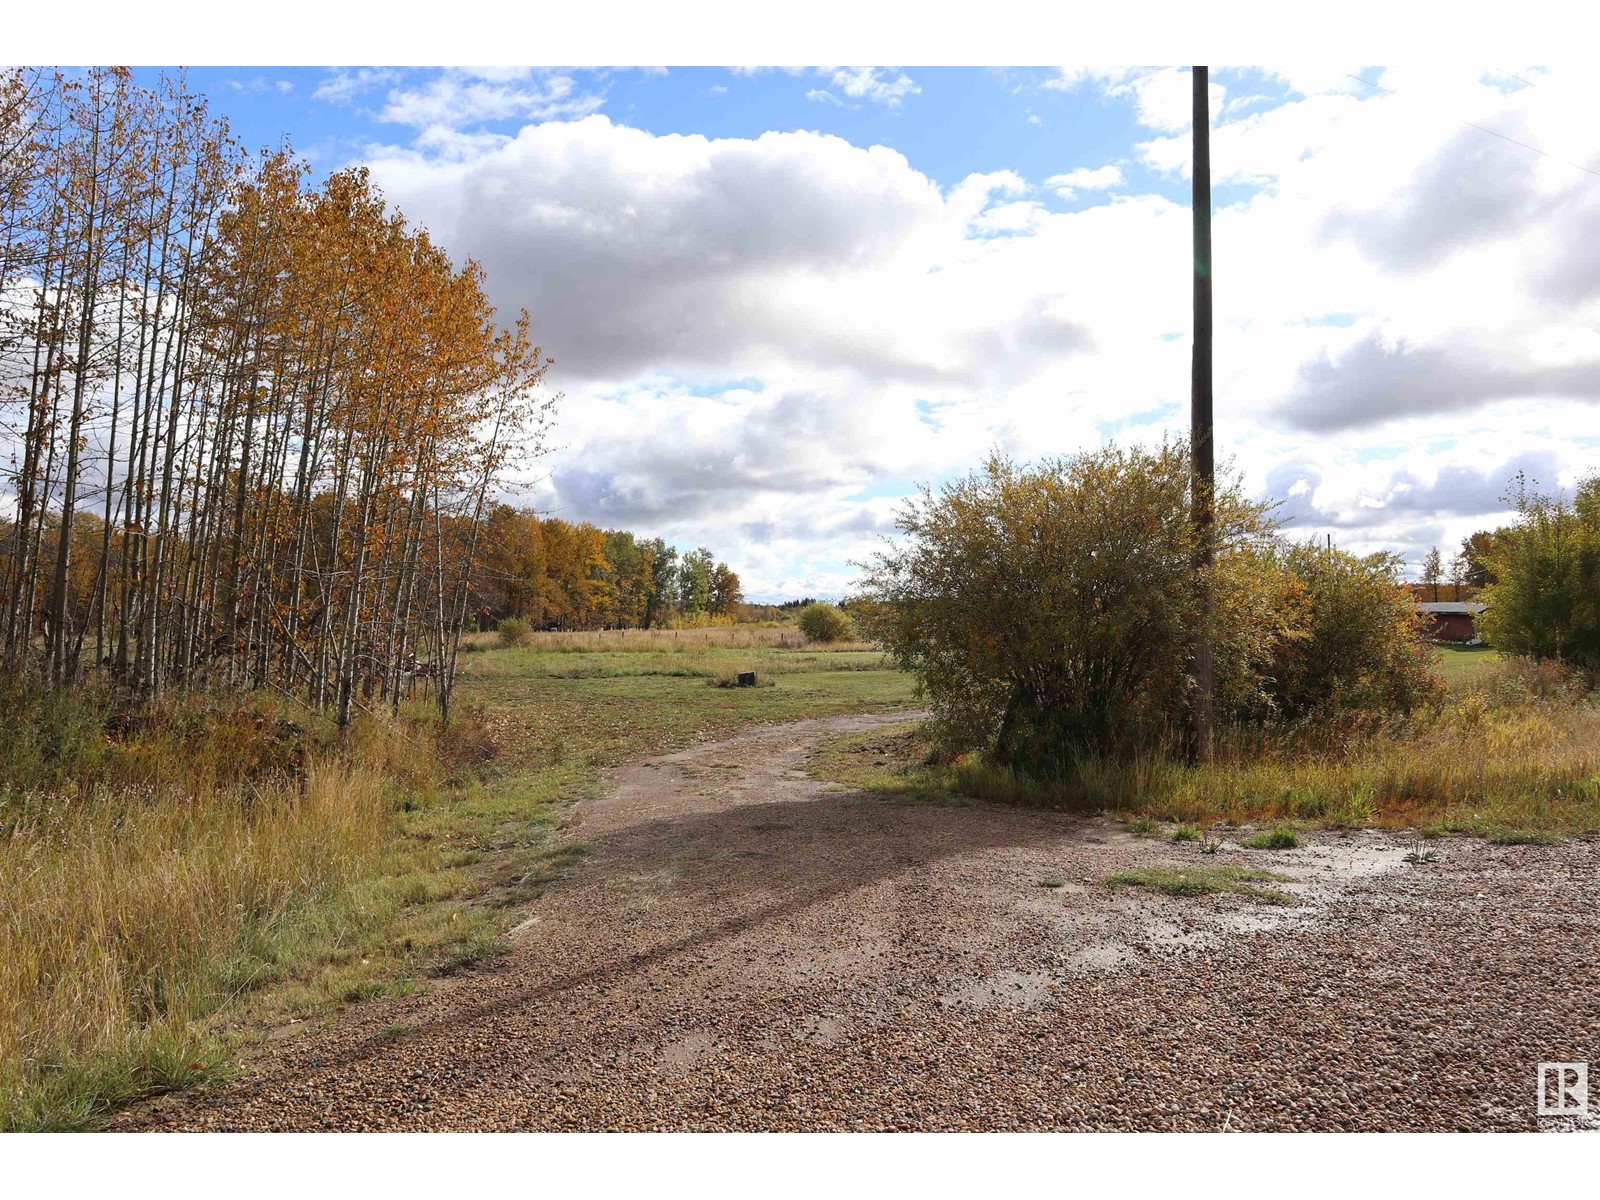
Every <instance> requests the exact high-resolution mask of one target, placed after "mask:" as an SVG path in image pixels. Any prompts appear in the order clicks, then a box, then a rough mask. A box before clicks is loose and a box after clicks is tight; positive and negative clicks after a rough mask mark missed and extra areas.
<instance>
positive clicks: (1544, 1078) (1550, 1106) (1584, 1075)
mask: <svg viewBox="0 0 1600 1200" xmlns="http://www.w3.org/2000/svg"><path fill="white" fill-rule="evenodd" d="M1538 1111H1539V1115H1540V1116H1541V1117H1570V1116H1582V1115H1585V1114H1587V1113H1588V1111H1589V1064H1588V1063H1581V1062H1578V1063H1552V1062H1542V1063H1540V1064H1539V1110H1538Z"/></svg>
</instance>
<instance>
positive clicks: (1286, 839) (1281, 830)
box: [1239, 825, 1300, 850]
mask: <svg viewBox="0 0 1600 1200" xmlns="http://www.w3.org/2000/svg"><path fill="white" fill-rule="evenodd" d="M1239 844H1240V845H1241V846H1245V847H1247V848H1249V849H1251V850H1294V849H1296V848H1297V847H1298V846H1299V845H1300V835H1299V834H1298V833H1296V832H1295V831H1294V830H1292V829H1290V828H1289V827H1288V826H1287V825H1274V826H1273V827H1272V828H1271V829H1263V830H1262V831H1261V832H1260V833H1257V834H1252V835H1251V836H1250V837H1247V838H1245V839H1244V841H1242V842H1240V843H1239Z"/></svg>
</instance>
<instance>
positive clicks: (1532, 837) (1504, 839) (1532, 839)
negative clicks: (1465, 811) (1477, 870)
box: [1486, 829, 1561, 846]
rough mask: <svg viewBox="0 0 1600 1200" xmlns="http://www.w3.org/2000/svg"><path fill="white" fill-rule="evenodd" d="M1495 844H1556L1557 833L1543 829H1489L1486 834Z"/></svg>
mask: <svg viewBox="0 0 1600 1200" xmlns="http://www.w3.org/2000/svg"><path fill="white" fill-rule="evenodd" d="M1486 836H1487V837H1488V839H1489V841H1491V842H1493V843H1494V844H1495V845H1496V846H1557V845H1560V843H1561V837H1560V835H1559V834H1555V833H1551V832H1549V831H1548V830H1544V829H1491V830H1489V832H1488V833H1487V835H1486Z"/></svg>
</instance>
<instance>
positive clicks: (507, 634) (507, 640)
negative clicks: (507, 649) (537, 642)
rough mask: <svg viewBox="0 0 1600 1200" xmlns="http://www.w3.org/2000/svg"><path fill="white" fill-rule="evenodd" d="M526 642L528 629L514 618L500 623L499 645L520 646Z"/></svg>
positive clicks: (508, 618)
mask: <svg viewBox="0 0 1600 1200" xmlns="http://www.w3.org/2000/svg"><path fill="white" fill-rule="evenodd" d="M527 640H528V627H527V626H526V625H524V624H523V623H522V622H521V621H519V620H517V618H515V617H507V618H506V619H505V620H504V621H501V622H500V644H501V645H502V646H521V645H523V644H524V643H525V642H526V641H527Z"/></svg>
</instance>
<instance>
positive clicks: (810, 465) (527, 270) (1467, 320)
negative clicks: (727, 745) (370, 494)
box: [191, 65, 1600, 598]
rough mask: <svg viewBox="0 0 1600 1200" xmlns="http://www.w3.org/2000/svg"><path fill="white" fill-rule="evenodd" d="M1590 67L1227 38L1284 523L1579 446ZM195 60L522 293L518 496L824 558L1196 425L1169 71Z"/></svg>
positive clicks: (1222, 270) (1595, 375) (1456, 504)
mask: <svg viewBox="0 0 1600 1200" xmlns="http://www.w3.org/2000/svg"><path fill="white" fill-rule="evenodd" d="M1585 74H1586V73H1584V72H1580V71H1573V72H1561V71H1555V70H1547V69H1544V68H1539V67H1526V66H1515V65H1509V66H1501V67H1482V68H1470V69H1469V68H1453V69H1444V68H1430V69H1426V70H1411V69H1406V68H1400V67H1388V68H1382V67H1371V66H1367V67H1363V66H1359V65H1352V66H1347V67H1337V68H1336V67H1328V68H1318V69H1315V70H1304V69H1232V70H1216V71H1214V72H1213V88H1212V97H1213V103H1212V120H1213V132H1212V139H1213V175H1214V181H1215V204H1216V208H1217V217H1216V232H1215V236H1216V250H1217V304H1218V314H1217V319H1218V328H1217V371H1218V422H1219V425H1218V430H1219V442H1220V448H1221V449H1222V451H1223V453H1224V455H1226V456H1230V457H1231V458H1232V460H1233V461H1234V463H1235V465H1236V467H1237V469H1238V470H1239V471H1240V472H1241V473H1242V474H1243V476H1244V478H1245V481H1246V483H1247V486H1249V487H1250V488H1251V489H1252V490H1254V491H1256V492H1259V493H1260V494H1263V495H1270V496H1272V497H1274V498H1276V499H1279V500H1281V501H1282V502H1283V510H1282V511H1283V514H1284V516H1285V517H1287V518H1288V519H1290V521H1291V528H1292V529H1294V530H1295V531H1296V532H1299V533H1303V534H1304V535H1305V536H1315V537H1319V538H1320V537H1324V536H1330V535H1331V536H1333V537H1334V538H1335V539H1336V540H1337V541H1338V542H1340V543H1341V544H1344V545H1347V546H1349V547H1350V548H1352V549H1356V550H1363V551H1364V550H1377V549H1387V550H1393V551H1396V552H1398V553H1401V554H1402V555H1404V556H1405V557H1406V558H1407V560H1408V561H1410V562H1411V563H1412V564H1416V563H1418V562H1420V560H1421V557H1422V555H1423V554H1424V553H1425V552H1426V550H1427V547H1428V546H1430V545H1433V544H1440V545H1443V546H1445V547H1447V548H1448V547H1450V546H1451V545H1453V544H1454V543H1455V542H1457V541H1459V539H1460V538H1461V537H1462V536H1464V535H1465V534H1466V533H1468V532H1471V531H1472V530H1473V529H1475V528H1479V527H1483V526H1485V525H1489V524H1493V523H1495V522H1496V521H1498V520H1500V519H1502V518H1503V516H1504V509H1505V506H1504V504H1503V502H1502V501H1501V500H1500V499H1499V497H1500V495H1501V493H1502V492H1503V491H1504V488H1505V485H1506V483H1507V482H1508V481H1509V479H1510V477H1511V475H1512V474H1513V473H1514V472H1515V471H1516V470H1519V469H1520V470H1525V471H1527V472H1529V473H1530V474H1531V475H1533V476H1534V477H1536V478H1538V479H1539V480H1540V481H1541V482H1543V483H1545V484H1547V485H1549V486H1570V485H1571V484H1572V483H1573V482H1575V481H1576V480H1577V479H1578V478H1579V477H1580V476H1581V475H1583V474H1585V473H1586V472H1588V471H1591V470H1593V469H1594V467H1595V464H1596V459H1597V448H1600V420H1597V411H1600V410H1597V406H1596V398H1597V397H1600V249H1596V245H1597V243H1596V240H1595V239H1594V238H1593V236H1592V231H1593V229H1594V228H1596V226H1597V221H1600V186H1597V185H1600V178H1596V177H1595V176H1593V175H1589V174H1586V173H1585V172H1584V170H1582V169H1580V167H1583V166H1587V167H1588V168H1590V169H1600V154H1597V145H1600V136H1597V134H1596V133H1595V131H1594V130H1593V128H1592V122H1588V121H1585V120H1584V119H1583V118H1582V117H1581V115H1580V114H1583V113H1590V112H1593V111H1595V110H1596V108H1597V106H1600V93H1597V89H1596V85H1595V84H1594V83H1592V82H1591V81H1590V80H1588V79H1587V78H1585ZM1354 76H1360V77H1361V78H1363V79H1366V80H1369V81H1372V82H1373V83H1376V84H1379V85H1381V88H1380V87H1371V86H1366V85H1363V84H1362V83H1360V82H1358V81H1357V79H1356V78H1354ZM1519 76H1520V78H1518V77H1519ZM191 78H192V80H193V82H194V84H195V85H196V86H197V87H198V88H200V89H201V90H203V91H205V92H206V93H207V94H208V95H209V96H210V97H211V99H212V102H213V104H214V105H215V107H216V108H217V109H218V110H220V111H221V112H223V113H224V114H226V115H227V116H228V118H229V119H230V122H231V123H232V125H233V126H234V129H235V131H236V133H237V135H238V136H239V137H240V139H241V140H242V141H244V142H245V143H246V144H247V145H252V146H260V145H272V144H276V143H277V142H278V141H279V139H280V138H281V137H283V136H285V135H286V136H288V137H289V138H290V140H291V141H292V142H293V144H294V145H295V147H296V148H297V149H298V150H299V151H300V152H301V153H302V154H304V155H306V156H307V157H308V158H309V159H310V160H311V161H312V162H313V163H314V165H315V166H316V168H317V169H318V170H319V171H331V170H333V169H336V168H338V167H342V166H345V165H348V164H350V163H357V162H359V163H365V164H367V165H369V166H370V168H371V169H372V171H373V174H374V177H375V178H376V179H377V181H378V182H379V184H380V185H381V186H382V187H383V188H384V189H385V191H386V192H387V194H388V195H389V196H390V197H391V198H392V199H393V200H394V201H395V202H396V203H397V204H399V206H400V207H401V208H402V209H403V210H404V211H405V212H406V213H407V215H408V216H410V217H411V218H413V219H414V220H417V221H419V222H421V223H423V224H426V225H428V226H429V228H430V229H432V230H433V232H434V233H435V235H436V236H437V237H438V238H439V239H440V240H441V241H442V242H443V244H444V245H446V246H447V247H449V248H450V249H451V250H452V252H453V253H457V254H458V255H463V256H464V255H472V256H473V257H476V258H478V259H480V260H481V261H482V262H483V264H484V266H485V267H486V269H487V271H488V275H489V280H490V288H491V292H492V293H493V294H494V296H495V298H496V300H497V302H498V303H500V304H501V305H502V307H503V308H505V309H506V310H508V311H510V310H514V309H515V308H517V307H522V306H526V307H528V308H529V310H530V312H531V313H532V315H533V318H534V327H535V330H536V332H537V333H538V334H539V336H541V338H542V339H543V340H544V342H545V346H546V349H547V350H548V351H549V353H551V354H552V355H554V357H555V358H556V364H557V365H556V369H555V372H554V374H553V377H552V378H553V383H554V386H555V387H557V388H558V389H559V390H561V391H562V392H563V393H564V397H565V398H564V400H563V404H562V408H561V415H560V418H559V424H558V431H557V436H556V443H557V445H556V447H555V452H554V453H553V454H551V455H550V456H549V457H548V458H546V459H544V460H543V461H542V462H541V463H540V464H539V466H538V467H537V468H536V469H534V470H531V471H530V472H529V473H528V475H527V477H526V479H525V480H524V481H523V486H522V487H521V488H520V490H519V491H518V492H517V498H518V499H520V500H522V501H523V502H526V503H532V504H536V505H537V506H539V507H540V508H543V509H546V510H548V511H552V512H558V513H560V514H561V515H563V516H566V517H570V518H576V519H588V520H594V521H596V522H598V523H601V524H605V525H610V526H616V527H625V528H632V529H636V530H638V531H640V532H643V533H648V534H652V535H653V534H660V535H662V536H665V537H667V538H669V540H672V541H675V542H676V543H678V544H679V545H682V546H685V547H687V546H689V545H693V544H701V543H703V544H706V545H709V546H711V547H712V548H713V549H715V550H716V551H717V552H718V553H719V554H721V555H723V556H725V557H727V558H728V560H729V561H730V562H731V563H732V564H733V565H734V567H735V568H736V569H738V570H739V571H740V572H741V574H742V575H743V576H744V578H745V580H746V583H747V588H748V590H749V591H750V593H751V594H752V595H754V596H758V597H769V598H781V597H786V596H792V595H799V594H806V593H810V594H832V593H838V592H841V591H844V590H846V589H847V588H848V586H849V582H850V578H851V576H852V574H853V571H852V569H851V567H850V565H849V564H850V562H851V561H852V560H859V559H860V558H861V557H863V556H864V555H865V554H867V553H870V551H871V549H872V548H873V546H874V544H875V542H876V540H877V539H878V538H880V537H882V536H883V535H884V534H887V533H892V531H893V513H894V510H895V507H896V505H897V503H898V502H899V500H900V498H902V497H904V496H905V495H907V494H908V493H909V492H910V491H911V489H912V487H913V485H914V484H915V483H916V482H919V481H920V482H930V483H937V482H939V481H940V480H943V479H947V478H950V477H951V476H952V475H953V474H955V473H958V472H960V471H963V470H966V469H968V468H970V467H971V466H972V465H973V464H974V463H975V462H976V461H978V459H979V458H981V456H982V455H983V454H984V453H985V452H986V451H987V450H989V449H990V448H992V447H998V448H1001V449H1003V450H1005V451H1007V452H1009V453H1012V454H1014V455H1016V456H1018V457H1022V458H1031V457H1036V456H1038V455H1040V454H1044V453H1063V452H1071V451H1072V450H1074V449H1078V448H1083V447H1087V446H1091V445H1095V444H1098V443H1100V442H1102V441H1105V440H1108V439H1116V440H1121V441H1150V440H1157V439H1159V438H1161V437H1162V436H1165V435H1168V434H1172V433H1177V432H1182V430H1183V426H1184V422H1185V421H1186V413H1187V387H1188V370H1187V366H1188V351H1189V348H1188V321H1189V313H1188V303H1189V294H1188V273H1187V259H1188V251H1187V238H1188V230H1189V213H1188V208H1187V205H1188V198H1189V179H1188V144H1189V129H1188V124H1189V77H1188V73H1187V71H1186V70H1183V69H1178V68H1160V67H1139V68H1058V67H1034V68H1005V69H994V68H921V67H907V68H903V69H902V68H896V67H872V68H830V67H824V68H810V69H806V70H793V69H782V70H779V69H772V70H757V71H749V70H728V69H723V68H671V69H666V70H660V69H638V68H626V69H604V70H565V69H552V68H526V69H518V68H482V69H463V68H450V69H418V70H397V69H393V68H327V69H319V68H283V69H274V68H254V67H253V68H239V69H230V68H218V67H210V68H197V69H194V70H192V71H191ZM1473 126H1482V127H1483V128H1479V129H1475V128H1473ZM1485 129H1487V130H1493V131H1497V132H1499V133H1500V134H1503V135H1504V136H1503V137H1496V136H1494V134H1492V133H1486V132H1484V130H1485ZM1507 138H1515V139H1516V140H1517V141H1520V142H1523V143H1526V144H1527V145H1525V146H1520V147H1519V146H1516V145H1513V144H1512V142H1510V141H1508V140H1506V139H1507ZM1527 146H1535V147H1538V148H1539V150H1542V151H1543V152H1544V153H1542V154H1541V153H1539V152H1538V151H1530V150H1529V149H1528V148H1527ZM1575 164H1576V165H1575Z"/></svg>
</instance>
